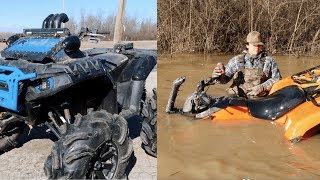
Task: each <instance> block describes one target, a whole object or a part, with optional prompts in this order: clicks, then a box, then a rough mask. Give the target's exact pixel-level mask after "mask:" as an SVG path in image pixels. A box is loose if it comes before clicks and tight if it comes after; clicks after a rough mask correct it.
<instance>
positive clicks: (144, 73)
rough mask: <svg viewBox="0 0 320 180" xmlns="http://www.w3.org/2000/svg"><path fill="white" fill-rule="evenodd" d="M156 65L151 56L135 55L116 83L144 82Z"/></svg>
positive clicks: (154, 59)
mask: <svg viewBox="0 0 320 180" xmlns="http://www.w3.org/2000/svg"><path fill="white" fill-rule="evenodd" d="M156 64H157V60H156V58H155V57H154V56H152V55H137V56H136V57H135V58H134V59H133V60H132V61H130V62H129V63H128V64H127V66H126V67H125V69H124V70H123V72H122V75H121V77H120V79H119V80H118V81H119V82H121V83H122V82H127V81H131V80H133V81H145V80H146V79H147V77H148V75H149V74H150V72H151V71H152V69H153V68H154V66H155V65H156Z"/></svg>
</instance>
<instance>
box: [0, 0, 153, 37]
mask: <svg viewBox="0 0 320 180" xmlns="http://www.w3.org/2000/svg"><path fill="white" fill-rule="evenodd" d="M126 1H127V2H126V15H128V16H131V17H137V18H138V21H141V20H142V19H147V18H150V19H151V20H152V21H153V22H156V21H157V0H126ZM0 2H1V11H0V32H14V33H21V32H22V30H23V29H24V28H41V26H42V21H43V20H44V19H45V18H46V17H47V16H48V15H49V14H57V13H61V12H63V10H64V13H66V14H67V15H68V17H69V18H70V17H73V18H74V19H75V20H76V22H79V20H80V14H81V11H84V12H85V14H91V15H98V12H101V13H102V15H105V16H108V15H110V14H114V15H116V13H117V8H118V0H29V1H25V0H1V1H0Z"/></svg>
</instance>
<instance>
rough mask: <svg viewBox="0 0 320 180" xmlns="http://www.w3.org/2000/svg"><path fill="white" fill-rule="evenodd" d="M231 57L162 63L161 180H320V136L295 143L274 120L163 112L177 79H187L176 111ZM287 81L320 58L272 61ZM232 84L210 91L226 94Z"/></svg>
mask: <svg viewBox="0 0 320 180" xmlns="http://www.w3.org/2000/svg"><path fill="white" fill-rule="evenodd" d="M231 57H232V56H210V55H207V56H205V55H202V54H200V55H176V56H175V57H173V58H165V57H159V60H158V131H159V137H158V179H292V178H293V179H298V178H299V179H302V178H303V179H306V178H307V179H319V178H320V171H319V170H320V161H319V160H320V151H319V149H320V135H319V134H316V135H314V136H312V137H310V138H308V139H306V140H303V141H301V142H299V143H297V144H291V143H290V142H288V141H287V140H286V139H285V137H284V132H285V131H284V128H283V127H282V126H281V125H278V124H275V123H272V122H271V121H264V120H252V121H238V122H214V121H211V120H193V118H191V117H185V116H182V115H175V114H173V115H172V114H171V115H168V114H166V113H165V106H166V104H167V100H168V95H169V93H170V91H171V84H172V81H173V80H174V79H176V78H177V77H180V76H181V75H185V76H186V77H187V80H186V82H185V83H184V84H183V85H182V86H181V88H180V91H179V94H178V97H177V100H176V104H175V106H176V107H182V106H183V103H184V100H185V98H186V97H187V96H188V95H190V94H191V93H192V92H193V91H194V90H195V87H196V84H197V82H198V81H199V80H200V79H204V78H206V77H208V76H210V75H211V72H212V70H213V68H214V66H215V64H216V63H217V62H223V63H225V64H226V63H227V62H228V60H229V59H230V58H231ZM274 58H275V59H276V61H277V63H278V65H279V68H280V71H281V74H282V76H283V77H285V76H289V75H291V74H294V73H296V72H300V71H302V70H305V69H308V68H311V67H313V66H316V65H319V64H320V58H310V57H300V58H295V57H288V56H274ZM226 87H228V85H215V86H211V87H210V89H209V90H208V94H210V95H213V96H221V95H224V89H225V88H226ZM319 118H320V117H319Z"/></svg>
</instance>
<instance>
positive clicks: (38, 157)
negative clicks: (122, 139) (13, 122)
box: [0, 41, 157, 180]
mask: <svg viewBox="0 0 320 180" xmlns="http://www.w3.org/2000/svg"><path fill="white" fill-rule="evenodd" d="M112 44H113V42H110V41H102V42H99V43H97V44H92V43H88V42H83V43H82V46H81V47H82V48H92V47H111V46H112ZM4 47H6V45H5V43H0V50H2V49H3V48H4ZM134 47H135V48H145V49H156V48H157V43H156V41H136V42H134ZM156 86H157V68H155V69H154V70H153V71H152V72H151V74H150V75H149V77H148V78H147V83H146V89H147V93H148V94H150V93H151V90H152V88H154V87H156ZM137 123H138V126H137ZM128 124H129V129H130V128H134V129H133V130H132V129H130V136H131V138H132V139H133V147H134V157H133V158H132V159H133V160H132V161H131V164H130V165H129V166H131V168H132V169H131V168H130V172H129V179H137V180H138V179H148V180H149V179H150V180H152V179H157V159H156V158H153V157H151V156H149V155H147V154H146V153H145V152H144V150H143V149H142V148H141V139H140V137H139V132H140V129H141V119H140V120H139V119H130V120H129V122H128ZM52 144H53V142H52V141H51V140H48V139H34V140H32V141H29V142H28V143H26V144H24V145H23V146H22V147H20V148H17V149H13V150H11V151H9V152H7V153H5V154H3V155H1V156H0V179H47V178H46V176H45V174H44V170H43V165H44V161H45V159H46V158H47V156H48V155H49V154H50V151H51V147H52Z"/></svg>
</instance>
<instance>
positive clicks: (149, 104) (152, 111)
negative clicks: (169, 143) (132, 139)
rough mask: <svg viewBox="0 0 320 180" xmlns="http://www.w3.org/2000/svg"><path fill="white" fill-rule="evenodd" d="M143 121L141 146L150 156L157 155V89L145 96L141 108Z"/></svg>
mask: <svg viewBox="0 0 320 180" xmlns="http://www.w3.org/2000/svg"><path fill="white" fill-rule="evenodd" d="M142 115H143V122H142V128H141V132H140V137H141V140H142V147H143V148H144V150H145V151H146V152H147V153H148V154H149V155H151V156H154V157H157V90H156V89H153V96H151V97H147V98H146V100H145V102H144V104H143V109H142Z"/></svg>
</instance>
